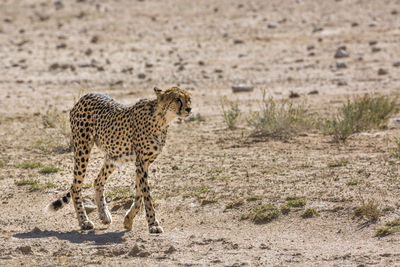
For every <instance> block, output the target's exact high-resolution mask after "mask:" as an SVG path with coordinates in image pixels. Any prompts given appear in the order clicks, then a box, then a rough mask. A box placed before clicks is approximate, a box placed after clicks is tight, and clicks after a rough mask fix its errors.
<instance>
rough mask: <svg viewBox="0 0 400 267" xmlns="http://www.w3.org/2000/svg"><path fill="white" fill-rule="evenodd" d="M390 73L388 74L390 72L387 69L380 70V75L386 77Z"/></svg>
mask: <svg viewBox="0 0 400 267" xmlns="http://www.w3.org/2000/svg"><path fill="white" fill-rule="evenodd" d="M388 73H389V72H388V70H387V69H379V70H378V75H386V74H388Z"/></svg>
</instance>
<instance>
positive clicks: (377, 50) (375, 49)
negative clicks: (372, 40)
mask: <svg viewBox="0 0 400 267" xmlns="http://www.w3.org/2000/svg"><path fill="white" fill-rule="evenodd" d="M371 51H372V53H377V52H379V51H381V49H380V48H379V47H375V46H374V47H372V48H371Z"/></svg>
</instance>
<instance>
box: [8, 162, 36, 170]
mask: <svg viewBox="0 0 400 267" xmlns="http://www.w3.org/2000/svg"><path fill="white" fill-rule="evenodd" d="M15 167H16V168H22V169H35V168H42V167H43V164H42V163H40V162H23V163H19V164H16V165H15Z"/></svg>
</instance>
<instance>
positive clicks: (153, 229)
mask: <svg viewBox="0 0 400 267" xmlns="http://www.w3.org/2000/svg"><path fill="white" fill-rule="evenodd" d="M149 232H150V234H161V233H164V230H163V229H162V227H161V226H159V225H152V226H150V227H149Z"/></svg>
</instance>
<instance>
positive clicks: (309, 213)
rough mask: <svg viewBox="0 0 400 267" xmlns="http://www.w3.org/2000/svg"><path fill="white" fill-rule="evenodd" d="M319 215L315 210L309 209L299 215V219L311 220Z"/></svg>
mask: <svg viewBox="0 0 400 267" xmlns="http://www.w3.org/2000/svg"><path fill="white" fill-rule="evenodd" d="M318 214H319V213H318V211H317V210H316V209H314V208H309V209H306V210H305V211H304V212H302V213H301V215H300V216H301V218H303V219H307V218H312V217H314V216H317V215H318Z"/></svg>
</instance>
